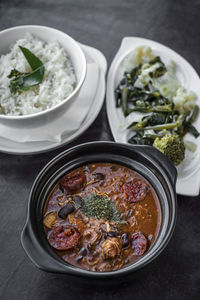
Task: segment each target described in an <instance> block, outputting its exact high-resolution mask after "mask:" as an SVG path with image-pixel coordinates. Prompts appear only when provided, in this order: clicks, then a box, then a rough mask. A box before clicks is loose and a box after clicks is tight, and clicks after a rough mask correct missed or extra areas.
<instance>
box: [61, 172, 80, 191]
mask: <svg viewBox="0 0 200 300" xmlns="http://www.w3.org/2000/svg"><path fill="white" fill-rule="evenodd" d="M84 181H85V175H84V174H82V173H80V172H78V173H76V174H74V175H71V176H65V177H64V178H62V179H61V181H60V186H61V189H64V190H66V191H67V192H68V193H75V192H78V191H80V189H81V188H82V187H83V185H84Z"/></svg>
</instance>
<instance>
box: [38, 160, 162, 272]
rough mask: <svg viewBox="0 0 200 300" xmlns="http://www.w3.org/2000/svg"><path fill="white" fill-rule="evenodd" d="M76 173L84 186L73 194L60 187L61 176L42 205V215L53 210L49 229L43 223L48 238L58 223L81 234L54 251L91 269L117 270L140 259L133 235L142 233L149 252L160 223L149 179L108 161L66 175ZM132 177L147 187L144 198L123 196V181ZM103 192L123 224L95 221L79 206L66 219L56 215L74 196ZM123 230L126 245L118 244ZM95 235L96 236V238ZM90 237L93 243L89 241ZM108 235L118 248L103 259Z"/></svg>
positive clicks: (158, 204) (75, 263) (156, 200)
mask: <svg viewBox="0 0 200 300" xmlns="http://www.w3.org/2000/svg"><path fill="white" fill-rule="evenodd" d="M77 173H81V174H84V178H85V179H84V186H83V187H82V188H81V189H80V190H77V191H75V192H74V191H73V193H70V192H69V191H68V192H66V190H64V191H63V189H61V188H60V182H61V180H62V179H61V180H60V181H59V182H58V183H57V184H56V186H55V187H54V188H53V190H52V192H51V193H50V195H49V197H48V199H47V201H46V204H45V208H44V218H45V216H47V215H48V214H49V213H51V212H54V216H55V218H56V220H55V221H54V222H53V223H52V226H51V227H52V228H47V227H46V226H44V228H45V233H46V236H47V239H49V236H50V234H51V232H52V230H54V228H55V227H56V226H59V225H68V224H70V225H72V226H74V227H75V228H77V229H78V232H79V234H80V239H79V243H78V245H76V247H74V248H72V249H70V250H63V251H62V250H56V249H55V251H56V253H57V254H58V255H59V256H60V257H62V258H63V259H64V260H65V261H67V262H69V263H70V264H72V265H75V266H77V267H80V268H83V269H87V270H91V271H112V270H118V269H120V268H122V267H124V266H127V265H129V264H132V263H133V262H135V261H136V260H138V259H139V258H141V256H142V255H137V253H135V249H133V246H132V235H133V234H134V233H137V232H140V233H142V234H143V235H144V236H145V237H146V240H147V249H146V251H148V249H149V248H150V247H151V246H152V244H153V243H154V242H155V240H156V238H157V236H158V233H159V229H160V224H161V208H160V203H159V200H158V197H157V195H156V192H155V191H154V189H153V188H152V186H151V185H150V184H149V182H147V180H146V179H145V178H144V177H142V176H141V175H140V174H138V173H137V172H135V171H133V170H131V169H129V168H127V167H124V166H121V165H117V164H111V163H94V164H89V165H87V166H83V167H80V168H78V169H76V170H74V171H72V172H70V173H68V174H67V176H68V177H71V176H73V175H74V174H77ZM95 173H101V174H102V173H103V174H104V180H98V179H97V178H96V177H95ZM132 180H134V181H140V182H142V183H144V185H145V186H146V187H148V192H147V194H146V196H145V198H144V199H143V200H141V201H139V202H135V203H130V202H129V201H128V200H127V199H126V198H125V196H126V195H125V194H124V190H123V186H124V184H127V183H129V182H131V181H132ZM102 193H104V194H106V195H107V196H108V197H109V198H110V201H112V202H113V203H115V206H116V207H117V209H118V211H120V213H122V214H123V220H125V221H126V224H120V223H117V222H114V221H107V220H105V219H100V220H98V219H96V218H89V217H87V216H85V215H84V214H83V213H82V212H81V209H80V208H79V209H76V210H75V211H74V212H72V213H71V214H69V215H68V217H67V218H66V219H61V218H59V217H58V211H59V210H60V209H61V207H62V206H64V205H65V204H66V203H67V202H69V201H73V196H74V195H80V196H82V197H84V195H87V194H102ZM71 194H73V195H72V197H71V199H70V198H69V199H68V198H67V197H69V196H70V195H71ZM124 195H125V196H124ZM63 202H64V203H63ZM91 230H92V231H91ZM109 231H114V232H117V233H119V234H118V235H117V236H116V237H115V238H116V240H115V238H114V237H109V235H108V232H109ZM91 232H92V233H94V232H95V234H96V235H94V234H92V235H89V233H91ZM105 232H106V233H105ZM123 233H128V236H129V241H130V242H129V246H128V247H126V248H122V247H121V236H122V234H123ZM94 237H96V239H97V240H96V241H95V238H94ZM92 238H93V242H94V244H92V242H91V240H92ZM108 238H109V239H110V240H111V242H115V241H117V242H118V244H117V245H118V246H119V248H120V250H119V252H118V253H117V254H116V256H115V257H109V258H108V257H107V258H105V255H103V253H104V249H103V248H102V247H103V244H102V243H103V242H104V241H105V240H106V239H108ZM83 248H84V249H86V251H85V252H86V254H84V255H80V249H83ZM114 248H116V247H114ZM102 249H103V250H102ZM114 250H116V249H114ZM114 250H113V251H114ZM146 251H145V252H146ZM114 252H115V251H114ZM144 254H145V253H144Z"/></svg>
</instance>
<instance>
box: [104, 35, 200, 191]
mask: <svg viewBox="0 0 200 300" xmlns="http://www.w3.org/2000/svg"><path fill="white" fill-rule="evenodd" d="M142 45H147V46H150V47H151V48H152V49H153V52H154V53H155V54H156V55H159V56H161V58H162V59H163V61H164V62H165V63H168V62H169V61H170V60H173V61H174V62H175V63H176V67H177V70H176V76H177V78H178V79H179V81H180V82H181V84H182V85H183V86H184V87H185V88H186V89H187V90H191V91H193V92H195V94H196V95H197V100H196V103H197V104H198V105H199V106H200V97H199V95H200V78H199V76H198V74H197V73H196V71H195V70H194V69H193V67H192V66H191V65H190V64H189V63H188V62H187V61H186V60H185V59H184V58H183V57H181V56H180V55H179V54H177V53H176V52H175V51H173V50H172V49H170V48H168V47H166V46H164V45H162V44H159V43H157V42H154V41H151V40H147V39H143V38H138V37H126V38H124V39H123V40H122V43H121V46H120V48H119V50H118V52H117V54H116V56H115V58H114V60H113V62H112V64H111V66H110V69H109V72H108V79H107V92H106V108H107V115H108V121H109V124H110V128H111V131H112V134H113V137H114V139H115V141H116V142H121V143H127V140H128V131H127V130H120V124H121V123H123V121H124V116H123V113H122V110H121V109H117V108H116V107H115V96H114V90H115V88H116V86H117V84H118V83H119V81H120V79H121V78H122V74H123V72H124V69H123V65H122V61H123V59H124V58H125V57H126V55H127V54H128V53H130V51H132V50H134V49H135V48H136V47H138V46H142ZM194 125H195V127H196V128H197V130H198V131H200V117H198V119H197V120H196V121H195V124H194ZM185 139H186V140H192V141H194V142H195V143H196V145H197V150H196V151H195V153H191V152H190V153H189V151H186V159H185V160H184V161H183V162H182V163H181V164H180V166H178V168H177V171H178V179H177V184H176V191H177V193H178V194H181V195H189V196H197V195H198V194H199V190H200V137H198V138H197V139H195V138H193V137H192V136H191V135H186V137H185Z"/></svg>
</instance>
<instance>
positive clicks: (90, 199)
mask: <svg viewBox="0 0 200 300" xmlns="http://www.w3.org/2000/svg"><path fill="white" fill-rule="evenodd" d="M81 210H82V212H83V213H84V214H85V215H86V216H87V217H90V218H92V217H93V218H96V219H98V220H99V219H106V220H108V221H115V222H118V223H123V222H124V220H123V219H122V217H121V213H120V211H119V210H118V209H117V208H116V206H115V204H114V203H113V202H112V201H111V200H110V198H109V197H107V196H104V195H96V194H90V195H89V196H85V197H83V206H82V208H81Z"/></svg>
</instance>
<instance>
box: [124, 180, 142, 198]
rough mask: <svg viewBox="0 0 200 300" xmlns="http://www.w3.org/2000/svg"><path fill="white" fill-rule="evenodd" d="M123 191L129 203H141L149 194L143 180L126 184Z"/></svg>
mask: <svg viewBox="0 0 200 300" xmlns="http://www.w3.org/2000/svg"><path fill="white" fill-rule="evenodd" d="M122 191H123V194H124V197H125V199H126V200H127V201H129V202H139V201H142V200H144V199H145V197H146V195H147V192H148V186H147V184H146V183H145V182H143V181H142V180H137V181H134V180H132V181H129V182H127V183H124V185H123V187H122Z"/></svg>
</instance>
